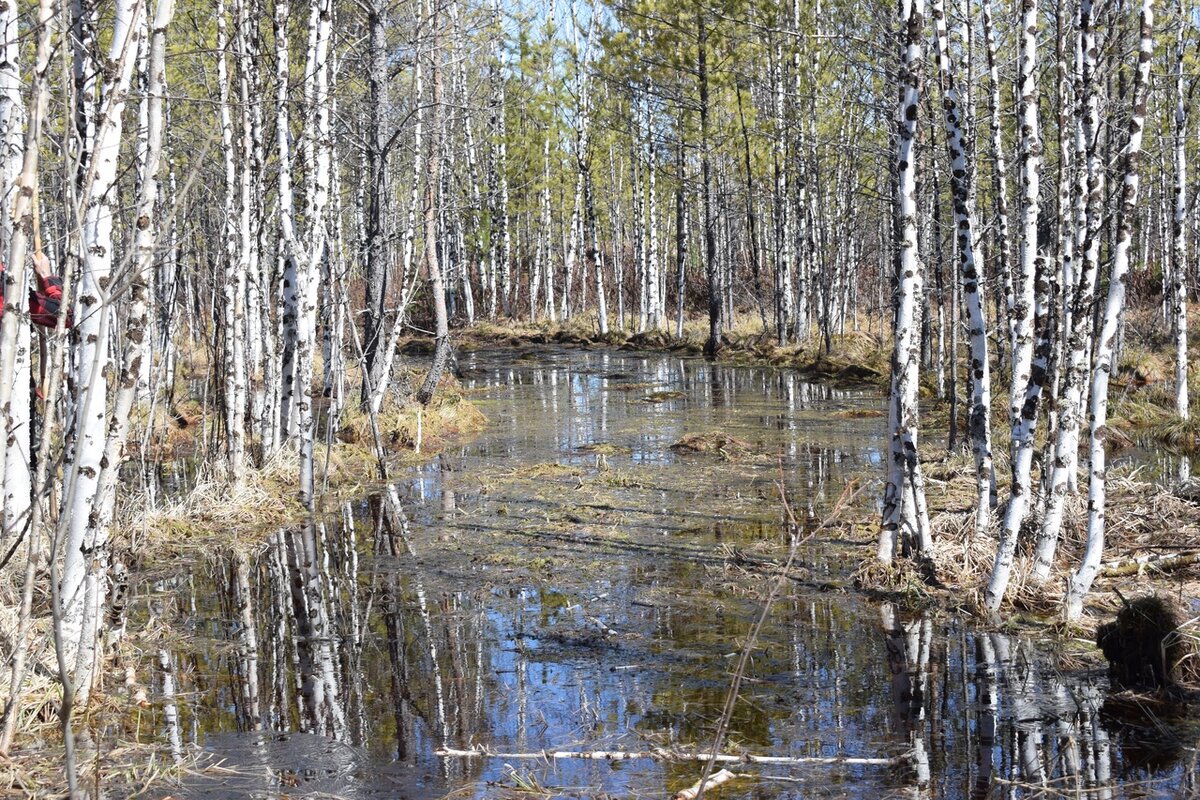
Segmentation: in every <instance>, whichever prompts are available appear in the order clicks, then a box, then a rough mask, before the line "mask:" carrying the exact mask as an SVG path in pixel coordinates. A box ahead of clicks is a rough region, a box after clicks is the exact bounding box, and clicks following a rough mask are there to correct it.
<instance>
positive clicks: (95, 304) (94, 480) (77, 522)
mask: <svg viewBox="0 0 1200 800" xmlns="http://www.w3.org/2000/svg"><path fill="white" fill-rule="evenodd" d="M115 5H116V8H115V14H114V17H113V30H112V38H111V40H110V44H109V48H108V51H107V53H106V54H105V56H104V59H103V69H102V70H101V71H100V74H101V75H103V76H104V78H103V84H102V86H101V88H100V95H99V96H100V98H101V104H100V114H99V119H98V120H96V124H95V125H94V127H93V126H91V125H88V127H89V128H90V130H89V131H87V132H88V133H90V135H91V138H90V140H89V139H84V140H83V141H84V142H85V146H86V143H88V142H89V141H90V145H91V146H90V147H88V148H87V149H88V151H89V156H90V157H89V159H88V162H87V171H86V173H85V178H84V181H83V186H82V188H83V189H85V193H84V195H83V198H82V200H83V203H84V217H83V229H82V252H83V259H82V265H81V274H80V285H79V296H78V302H77V305H76V309H75V315H74V317H75V327H74V330H73V331H72V336H73V339H74V342H75V348H74V349H75V364H74V369H73V374H72V376H71V386H72V388H73V390H74V395H75V403H74V415H73V419H72V420H71V435H70V439H69V455H68V459H69V460H68V461H67V463H66V464H65V469H64V472H65V478H66V480H65V481H64V485H65V486H66V487H67V490H66V492H65V493H64V496H63V502H62V519H63V520H64V524H65V525H66V552H65V557H64V560H63V568H62V575H61V579H60V584H59V597H60V599H61V602H62V609H61V614H62V626H61V631H62V642H63V647H64V649H65V651H66V652H65V654H64V655H65V658H64V661H65V663H66V664H67V665H68V668H69V669H70V670H71V677H72V679H73V683H74V685H75V690H76V699H77V700H79V701H80V702H82V701H85V700H86V699H87V697H88V694H89V692H90V690H91V680H92V674H93V673H92V670H93V667H94V662H95V658H96V631H97V627H98V625H99V618H100V607H101V603H102V601H103V598H104V594H105V592H106V589H107V586H106V583H107V572H108V552H107V545H108V541H107V530H106V529H98V528H96V527H94V526H93V525H92V524H90V523H91V515H92V510H93V505H94V503H95V502H96V500H97V497H98V492H99V488H100V483H99V476H100V471H101V466H102V465H101V461H102V459H103V457H104V452H105V421H106V420H107V419H108V414H107V411H108V409H107V406H108V385H107V380H106V378H105V369H106V367H107V364H108V358H109V327H110V326H109V316H110V313H111V311H112V297H111V295H110V289H111V288H112V287H111V283H112V267H113V260H114V259H113V211H114V207H115V205H116V202H117V197H116V182H117V167H118V160H119V157H120V152H121V132H122V125H121V122H122V115H123V112H124V109H125V100H126V96H127V94H128V92H129V85H130V81H131V79H132V76H133V66H134V61H135V56H136V52H137V39H138V30H139V27H140V26H139V21H138V17H139V15H140V14H141V11H142V9H141V3H140V2H139V1H138V0H116V4H115ZM94 42H95V40H94V39H91V38H90V37H83V38H81V39H79V40H77V43H76V47H77V48H80V49H84V48H89V47H90V46H91V45H92V44H94ZM79 56H80V57H79V59H78V60H77V68H79V69H82V70H83V72H82V74H83V77H84V81H85V83H84V86H85V90H84V92H83V95H82V99H83V101H84V102H86V99H87V98H88V97H89V96H91V95H89V94H88V93H87V90H86V85H87V83H86V82H87V81H88V80H89V73H88V71H87V70H88V68H89V67H92V66H95V65H94V61H93V59H92V56H91V54H90V53H80V54H79ZM81 119H82V120H83V121H84V123H85V124H87V123H88V122H89V120H88V119H87V115H84V116H83V117H82V118H81ZM81 133H83V132H82V131H81Z"/></svg>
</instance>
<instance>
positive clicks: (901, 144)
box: [878, 0, 933, 563]
mask: <svg viewBox="0 0 1200 800" xmlns="http://www.w3.org/2000/svg"><path fill="white" fill-rule="evenodd" d="M900 25H901V30H902V41H903V50H902V61H901V67H900V73H899V76H898V82H899V84H900V104H899V108H898V110H897V115H896V119H897V125H898V136H897V156H896V162H897V163H896V236H897V242H896V250H897V253H896V292H897V293H896V305H895V313H896V316H895V323H894V327H893V331H894V334H895V349H894V351H893V353H892V378H891V389H890V394H889V398H888V430H889V435H890V445H889V452H888V462H887V484H886V486H885V487H884V495H883V522H882V527H881V529H880V534H879V549H878V557H879V560H880V561H883V562H885V563H890V562H891V560H892V558H893V555H894V554H895V551H896V549H897V546H898V545H903V549H904V552H905V553H908V554H911V555H915V556H917V557H921V556H923V555H924V554H926V553H928V551H929V548H930V547H932V545H933V540H932V538H931V535H930V530H929V516H928V513H927V511H926V508H925V487H924V482H923V479H922V476H921V464H920V460H919V457H918V451H917V390H918V388H919V387H918V382H919V370H920V357H921V342H920V324H919V314H920V312H919V304H920V302H921V297H922V294H923V289H924V274H923V267H922V265H921V259H920V255H919V253H918V250H917V235H918V234H917V198H916V173H917V164H916V161H917V153H916V138H917V118H918V116H919V113H920V105H921V71H922V69H923V62H924V48H923V47H922V44H921V42H922V38H923V34H924V29H925V3H924V0H902V2H901V4H900Z"/></svg>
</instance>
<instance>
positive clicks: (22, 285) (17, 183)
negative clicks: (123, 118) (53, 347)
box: [0, 0, 44, 542]
mask: <svg viewBox="0 0 1200 800" xmlns="http://www.w3.org/2000/svg"><path fill="white" fill-rule="evenodd" d="M34 102H36V100H35V101H34ZM42 113H43V115H44V112H42ZM25 116H26V114H25V103H24V100H23V99H22V97H21V75H20V31H19V29H18V13H17V2H16V0H4V2H3V3H2V4H0V209H2V210H3V211H0V242H3V244H4V246H6V247H7V248H8V252H7V254H6V256H7V257H6V260H7V261H8V268H7V269H6V270H5V271H4V277H3V281H4V285H3V293H4V297H6V298H8V308H9V309H10V312H11V313H9V314H6V315H5V316H4V318H3V322H0V354H2V355H0V409H3V414H4V446H3V447H2V448H0V458H2V459H3V461H2V462H0V463H2V466H0V479H3V492H2V498H0V500H2V502H3V505H4V515H3V528H0V542H5V541H7V539H8V537H9V536H10V535H11V534H12V533H13V532H14V531H16V530H20V529H21V528H23V527H24V526H25V525H27V524H28V521H29V519H28V518H29V511H30V492H31V491H32V490H33V470H32V461H31V458H30V422H31V419H30V402H31V401H32V399H33V398H32V393H31V392H30V390H29V384H30V380H31V377H32V376H31V360H32V359H31V352H30V347H31V344H32V337H31V331H30V326H29V322H28V321H27V319H26V314H27V312H28V309H29V299H28V282H29V270H28V269H26V267H25V255H26V254H25V242H26V241H27V237H28V232H27V231H19V230H16V229H17V228H18V227H19V226H20V224H21V219H22V217H24V215H25V212H27V211H28V210H29V208H30V199H31V198H30V197H28V196H27V197H24V198H21V197H20V194H21V191H20V190H21V187H22V186H23V185H25V184H24V182H23V181H22V180H21V173H22V172H23V169H24V167H23V165H24V162H25V160H26V157H27V155H26V150H25ZM42 122H43V120H42V118H41V117H39V119H38V121H37V125H38V132H39V134H40V131H41V125H42ZM33 159H34V162H33V163H34V169H35V171H36V164H37V145H35V146H34V148H33ZM28 188H29V189H31V190H32V185H29V187H28ZM19 199H20V200H21V201H22V205H23V206H24V209H25V210H24V211H21V210H19V209H18V208H16V205H17V201H18V200H19ZM9 209H13V213H12V214H11V215H10V214H9V213H8V210H9ZM14 234H16V235H14ZM17 237H20V239H21V249H20V250H18V251H16V252H14V251H13V246H12V245H13V243H14V241H15V240H16V239H17ZM16 258H19V259H20V260H19V261H17V260H15V259H16Z"/></svg>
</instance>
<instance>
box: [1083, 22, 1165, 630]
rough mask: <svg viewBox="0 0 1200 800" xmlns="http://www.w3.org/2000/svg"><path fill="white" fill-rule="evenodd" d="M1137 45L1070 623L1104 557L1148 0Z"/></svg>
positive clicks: (1095, 371) (1145, 83) (1147, 51)
mask: <svg viewBox="0 0 1200 800" xmlns="http://www.w3.org/2000/svg"><path fill="white" fill-rule="evenodd" d="M1139 23H1140V24H1139V27H1140V31H1141V40H1140V42H1139V44H1138V62H1137V69H1136V70H1135V71H1134V77H1133V87H1132V95H1133V110H1132V112H1131V114H1130V118H1129V142H1128V143H1127V144H1126V145H1125V150H1124V152H1123V153H1122V164H1123V170H1122V171H1123V172H1124V177H1123V178H1122V181H1121V205H1120V207H1119V208H1118V210H1117V220H1116V237H1117V240H1116V247H1115V248H1114V251H1113V263H1112V272H1111V274H1110V275H1109V283H1108V299H1107V301H1106V302H1105V308H1104V324H1103V327H1102V328H1101V329H1100V338H1099V339H1098V340H1097V342H1096V359H1095V364H1094V366H1093V367H1092V388H1091V419H1090V431H1089V437H1088V438H1089V442H1088V452H1089V455H1090V456H1091V466H1090V469H1089V473H1088V527H1087V544H1086V546H1085V548H1084V553H1083V560H1082V563H1081V564H1080V565H1079V568H1078V569H1077V570H1075V571H1074V572H1073V573H1072V574H1071V578H1070V581H1069V582H1068V584H1067V594H1066V598H1065V599H1064V604H1065V606H1066V616H1067V619H1068V620H1070V621H1074V620H1078V619H1079V618H1080V616H1082V614H1083V600H1084V597H1086V596H1087V593H1088V591H1089V590H1090V589H1091V588H1092V581H1093V580H1095V578H1096V574H1097V573H1098V572H1099V571H1100V559H1101V557H1102V555H1103V554H1104V525H1105V518H1104V511H1105V508H1104V507H1105V501H1106V496H1105V479H1106V477H1107V476H1106V470H1107V464H1106V461H1105V458H1106V453H1105V445H1104V440H1105V437H1106V436H1107V435H1108V429H1107V427H1106V426H1107V423H1108V380H1109V376H1110V375H1111V373H1112V370H1113V369H1114V367H1115V360H1114V345H1115V343H1116V338H1117V329H1118V328H1119V326H1120V324H1121V321H1122V318H1123V315H1124V311H1125V280H1126V278H1127V276H1128V273H1129V248H1130V246H1131V244H1132V239H1133V222H1134V217H1135V214H1136V213H1137V203H1138V191H1139V189H1140V186H1141V173H1140V166H1141V153H1142V134H1143V132H1144V129H1145V120H1146V95H1147V93H1148V91H1149V82H1150V61H1151V59H1152V58H1153V55H1154V36H1153V31H1154V0H1142V6H1141V12H1140V14H1139Z"/></svg>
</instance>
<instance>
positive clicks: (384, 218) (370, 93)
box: [362, 1, 391, 407]
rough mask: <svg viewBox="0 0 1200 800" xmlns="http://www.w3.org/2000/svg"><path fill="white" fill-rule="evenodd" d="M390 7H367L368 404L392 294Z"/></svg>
mask: <svg viewBox="0 0 1200 800" xmlns="http://www.w3.org/2000/svg"><path fill="white" fill-rule="evenodd" d="M387 11H388V9H387V5H386V4H385V3H383V2H382V1H380V2H374V3H372V4H371V5H370V6H368V7H367V37H368V39H367V105H368V108H367V110H366V113H367V119H366V129H367V130H366V137H367V142H366V145H367V147H366V156H367V176H366V178H367V204H366V205H367V219H366V239H365V241H364V246H363V250H364V251H365V252H364V253H363V255H364V257H365V259H366V279H365V285H364V292H365V296H364V298H363V311H364V314H363V355H364V362H365V363H364V365H363V369H364V375H363V378H364V380H363V385H362V401H363V406H364V407H367V406H369V405H370V397H371V387H375V386H378V385H379V384H380V382H381V381H382V380H383V377H382V376H381V375H380V371H379V368H378V353H379V346H380V338H381V336H382V335H383V330H384V328H383V318H384V313H383V304H384V298H385V297H386V296H387V282H388V271H389V267H390V263H389V258H388V255H389V253H390V248H389V247H388V223H389V221H390V220H389V218H388V198H389V197H390V195H391V192H390V191H389V190H388V181H387V150H386V147H387V141H386V139H385V137H384V132H383V115H384V113H385V110H386V108H387V105H388V88H389V81H388V74H387V50H386V48H387Z"/></svg>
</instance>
